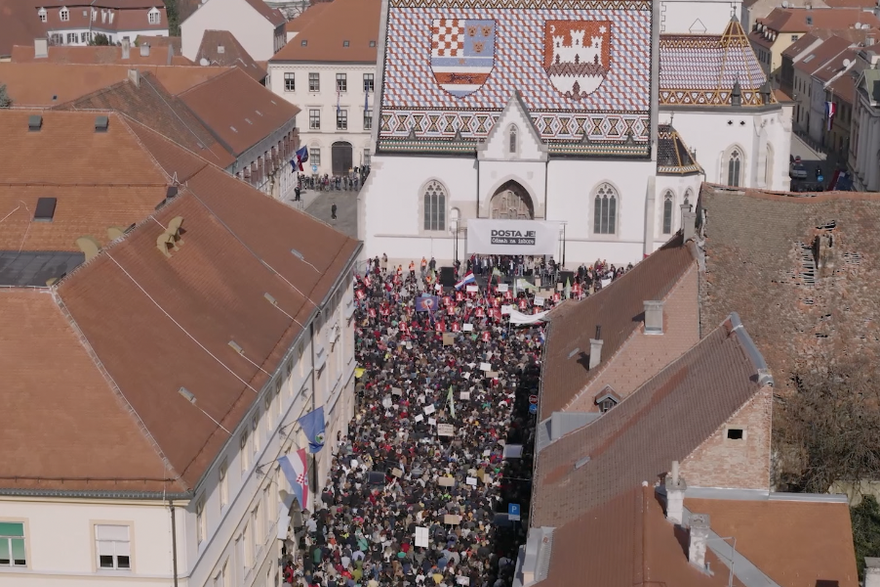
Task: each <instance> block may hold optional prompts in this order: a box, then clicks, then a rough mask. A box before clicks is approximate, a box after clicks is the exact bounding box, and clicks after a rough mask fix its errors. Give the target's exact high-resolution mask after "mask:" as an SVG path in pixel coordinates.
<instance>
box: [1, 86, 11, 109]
mask: <svg viewBox="0 0 880 587" xmlns="http://www.w3.org/2000/svg"><path fill="white" fill-rule="evenodd" d="M10 106H12V98H10V97H9V94H8V93H7V92H6V84H0V108H9V107H10Z"/></svg>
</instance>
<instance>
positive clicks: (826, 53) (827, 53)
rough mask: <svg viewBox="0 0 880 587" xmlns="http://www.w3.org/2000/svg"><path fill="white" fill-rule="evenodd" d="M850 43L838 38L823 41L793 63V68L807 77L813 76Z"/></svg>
mask: <svg viewBox="0 0 880 587" xmlns="http://www.w3.org/2000/svg"><path fill="white" fill-rule="evenodd" d="M849 46H850V42H849V41H847V40H846V39H842V38H840V37H829V38H827V39H825V41H824V42H823V43H822V44H821V45H819V46H818V47H816V48H815V49H813V50H812V51H810V52H809V53H807V54H806V55H804V56H803V58H801V59H799V60H798V61H796V62H795V63H794V68H795V69H797V70H798V71H802V72H804V73H806V74H807V75H813V73H815V72H816V71H818V70H820V69H822V67H824V66H825V65H826V64H827V63H828V62H829V61H831V60H832V59H834V58H835V57H836V56H838V55H840V54H841V53H843V52H844V51H846V48H847V47H849Z"/></svg>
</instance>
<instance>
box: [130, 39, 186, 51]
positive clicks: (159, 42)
mask: <svg viewBox="0 0 880 587" xmlns="http://www.w3.org/2000/svg"><path fill="white" fill-rule="evenodd" d="M133 44H134V45H136V46H138V47H139V46H141V45H149V46H150V47H153V48H154V49H155V48H157V47H167V46H168V45H171V46H172V47H174V54H175V55H182V53H181V50H180V48H181V39H180V37H160V36H158V35H138V37H137V38H136V39H135V40H134V43H133Z"/></svg>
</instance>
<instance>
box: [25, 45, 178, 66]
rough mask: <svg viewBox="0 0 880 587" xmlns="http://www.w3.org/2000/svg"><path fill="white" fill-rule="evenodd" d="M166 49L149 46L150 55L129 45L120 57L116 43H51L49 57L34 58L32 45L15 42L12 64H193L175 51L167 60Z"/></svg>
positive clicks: (120, 48) (119, 50)
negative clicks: (144, 54)
mask: <svg viewBox="0 0 880 587" xmlns="http://www.w3.org/2000/svg"><path fill="white" fill-rule="evenodd" d="M168 57H169V55H168V50H167V48H166V49H165V50H159V49H158V48H155V49H152V48H151V51H150V54H149V55H146V56H143V55H141V52H140V49H139V48H138V47H131V49H130V50H129V56H128V58H127V59H126V58H123V55H122V47H117V46H115V45H111V46H106V47H101V46H85V47H75V46H70V45H52V46H50V47H49V54H48V57H39V58H38V57H35V53H34V46H33V45H32V44H31V45H16V46H15V47H13V48H12V59H11V61H12V62H13V63H79V64H84V65H88V64H115V65H132V66H140V65H193V62H192V61H190V60H189V59H187V58H186V57H184V56H183V55H179V54H175V55H173V56H172V57H171V63H168Z"/></svg>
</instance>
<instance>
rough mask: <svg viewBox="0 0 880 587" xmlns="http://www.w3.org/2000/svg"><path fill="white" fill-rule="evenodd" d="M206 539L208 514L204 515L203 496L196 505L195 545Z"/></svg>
mask: <svg viewBox="0 0 880 587" xmlns="http://www.w3.org/2000/svg"><path fill="white" fill-rule="evenodd" d="M207 537H208V514H206V513H205V496H202V497H201V499H199V501H198V503H196V541H197V542H196V544H201V543H202V542H204V541H205V538H207Z"/></svg>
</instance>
